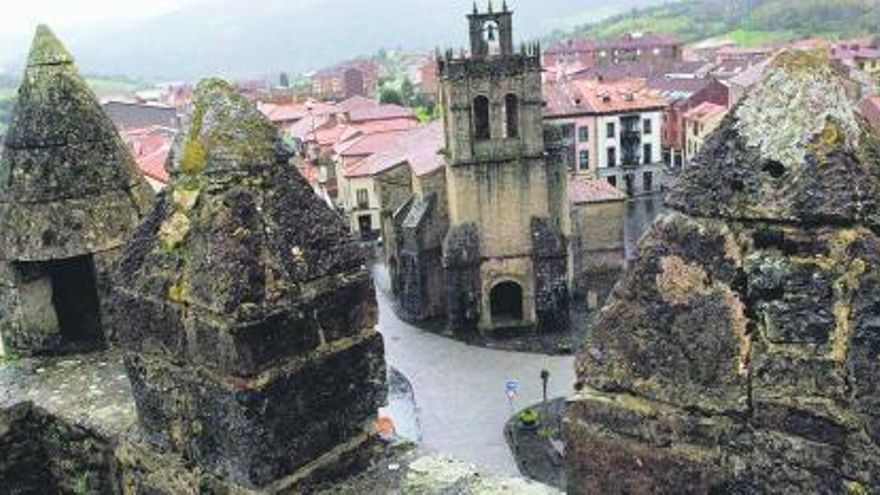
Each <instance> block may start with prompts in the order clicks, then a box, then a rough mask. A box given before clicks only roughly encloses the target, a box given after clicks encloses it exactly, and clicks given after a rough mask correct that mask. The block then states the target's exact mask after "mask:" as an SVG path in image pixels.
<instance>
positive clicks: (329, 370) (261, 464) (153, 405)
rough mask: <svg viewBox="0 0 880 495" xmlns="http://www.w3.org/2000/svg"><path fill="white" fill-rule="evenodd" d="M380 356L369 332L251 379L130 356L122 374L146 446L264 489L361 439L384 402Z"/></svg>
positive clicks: (377, 343)
mask: <svg viewBox="0 0 880 495" xmlns="http://www.w3.org/2000/svg"><path fill="white" fill-rule="evenodd" d="M381 351H382V338H381V336H380V335H379V334H378V333H372V334H370V335H369V336H365V337H364V338H362V339H357V340H354V341H352V342H351V343H345V344H344V345H340V346H339V348H332V347H331V348H328V349H325V350H323V351H319V352H316V353H315V355H314V356H305V357H304V358H303V359H302V360H301V361H300V362H291V363H288V364H287V365H285V366H284V367H283V368H279V369H273V370H271V371H269V372H267V373H266V374H265V375H262V376H258V377H255V378H253V379H250V380H246V379H236V378H233V377H218V376H212V375H211V374H209V373H208V372H206V371H204V370H200V369H198V368H195V369H188V368H187V367H181V366H176V365H173V364H170V363H169V362H168V361H166V360H164V359H161V358H154V357H151V356H150V355H143V356H137V355H134V354H133V355H130V356H129V357H128V358H127V360H126V367H127V369H128V373H129V377H130V378H131V380H132V386H133V388H134V391H135V399H136V401H137V403H138V414H139V418H140V424H141V426H142V428H143V430H144V433H145V435H146V437H147V438H148V439H149V440H150V441H151V443H153V444H156V445H163V446H167V447H170V448H171V450H173V451H176V452H182V453H184V455H185V456H186V457H187V458H188V459H190V460H193V461H196V462H197V463H199V464H200V465H202V466H206V467H209V468H210V469H212V470H213V471H215V472H220V473H222V474H224V475H226V476H228V477H230V478H231V479H234V480H237V481H239V482H242V481H246V484H247V485H255V486H262V485H265V484H267V483H269V482H271V481H273V480H276V479H279V478H282V477H284V476H285V475H287V474H290V473H292V472H294V471H295V470H296V469H297V468H300V467H302V466H304V465H306V464H307V463H309V462H310V461H312V460H314V459H316V458H317V457H319V456H320V455H321V454H323V453H325V452H327V451H329V450H331V449H332V448H333V447H334V446H336V445H338V444H342V443H344V442H346V441H347V440H349V439H350V438H353V437H355V436H357V435H358V434H359V433H362V432H363V431H364V429H365V426H366V425H365V423H368V422H369V421H370V419H371V418H372V417H373V416H374V415H375V413H376V409H377V407H376V405H377V404H381V403H382V401H383V400H384V394H385V389H384V376H385V367H384V363H383V362H381V361H377V360H376V359H375V355H376V354H377V353H381Z"/></svg>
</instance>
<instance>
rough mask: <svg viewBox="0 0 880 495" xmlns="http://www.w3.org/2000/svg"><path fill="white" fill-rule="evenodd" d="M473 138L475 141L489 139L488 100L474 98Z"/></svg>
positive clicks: (481, 97)
mask: <svg viewBox="0 0 880 495" xmlns="http://www.w3.org/2000/svg"><path fill="white" fill-rule="evenodd" d="M474 137H475V138H476V139H477V140H486V139H489V138H490V132H489V98H486V97H485V96H478V97H476V98H474Z"/></svg>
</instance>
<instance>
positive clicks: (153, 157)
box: [135, 143, 171, 184]
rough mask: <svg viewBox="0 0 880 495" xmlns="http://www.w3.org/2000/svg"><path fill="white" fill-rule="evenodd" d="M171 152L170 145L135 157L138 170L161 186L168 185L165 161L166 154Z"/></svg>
mask: <svg viewBox="0 0 880 495" xmlns="http://www.w3.org/2000/svg"><path fill="white" fill-rule="evenodd" d="M170 150H171V144H170V143H168V144H165V145H164V146H162V147H160V148H158V149H156V150H154V151H153V152H152V153H149V154H146V155H143V156H139V157H135V161H136V162H137V165H138V168H140V169H141V172H143V174H144V175H145V176H147V177H149V178H151V179H153V180H156V181H159V182H161V183H163V184H167V183H168V171H167V170H165V161H166V160H167V159H168V153H169V151H170Z"/></svg>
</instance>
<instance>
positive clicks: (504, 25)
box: [468, 2, 513, 58]
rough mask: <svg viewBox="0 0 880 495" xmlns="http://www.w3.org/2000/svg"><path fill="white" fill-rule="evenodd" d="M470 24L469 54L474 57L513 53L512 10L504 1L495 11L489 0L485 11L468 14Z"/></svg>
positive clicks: (475, 9)
mask: <svg viewBox="0 0 880 495" xmlns="http://www.w3.org/2000/svg"><path fill="white" fill-rule="evenodd" d="M468 18H469V20H470V25H471V54H472V55H473V56H474V57H475V58H483V57H487V56H493V57H495V56H508V55H512V54H513V12H511V11H510V9H508V8H507V2H504V5H503V8H502V9H501V12H496V11H495V10H494V8H493V7H492V2H489V4H488V7H487V10H486V12H480V10H479V9H478V8H477V4H476V3H474V11H473V13H472V14H471V15H469V16H468Z"/></svg>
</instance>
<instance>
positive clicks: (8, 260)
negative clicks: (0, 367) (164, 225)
mask: <svg viewBox="0 0 880 495" xmlns="http://www.w3.org/2000/svg"><path fill="white" fill-rule="evenodd" d="M151 201H152V192H151V191H150V189H149V186H147V184H146V182H144V180H143V178H142V176H141V175H140V173H139V171H138V170H137V167H136V166H135V164H134V161H133V159H132V158H131V155H130V154H129V152H128V150H127V149H126V147H125V145H124V144H123V142H122V140H121V139H120V137H119V135H118V134H117V132H116V128H115V127H114V125H113V123H112V122H111V121H110V119H109V118H108V117H107V116H106V115H105V114H104V113H103V111H102V110H101V107H100V105H99V103H98V101H97V99H96V98H95V96H94V95H93V94H92V92H91V90H90V89H89V88H88V86H87V85H86V83H85V81H84V80H83V78H82V77H80V75H79V73H78V72H77V69H76V66H75V65H74V61H73V57H71V55H70V54H69V53H68V52H67V50H66V49H65V48H64V47H63V46H62V44H61V42H60V41H58V39H57V38H56V37H55V35H53V34H52V32H51V31H50V30H49V29H48V28H47V27H45V26H40V27H39V28H38V29H37V33H36V35H35V37H34V41H33V45H32V47H31V52H30V56H29V57H28V61H27V67H26V69H25V73H24V77H23V78H22V83H21V87H20V88H19V90H18V100H17V103H16V106H15V108H14V110H13V113H12V120H11V123H10V126H9V129H8V132H7V135H6V140H5V150H4V152H3V157H2V160H0V232H2V233H3V234H2V235H0V259H2V267H3V268H2V270H0V272H2V273H0V280H2V286H3V288H2V290H3V292H2V296H0V334H2V336H3V340H4V342H5V344H6V347H7V348H9V349H10V350H13V351H16V352H22V353H38V352H48V351H52V352H56V351H59V350H60V349H62V348H69V347H74V348H79V347H82V346H91V345H95V344H97V345H101V344H102V343H103V342H104V341H105V340H106V338H107V337H110V336H109V335H105V334H106V332H105V330H104V329H103V320H104V318H105V317H106V311H107V308H106V300H107V296H108V290H109V289H108V286H107V279H108V275H109V272H110V271H111V266H112V264H113V262H114V260H115V258H116V256H117V254H118V251H119V249H120V248H121V246H122V245H123V244H124V243H125V241H126V239H127V237H128V236H129V234H131V232H132V231H133V230H134V228H135V227H136V226H137V224H138V223H139V221H140V218H141V217H142V216H143V214H144V213H146V211H147V209H148V208H149V205H150V203H151ZM53 294H54V296H53Z"/></svg>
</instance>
